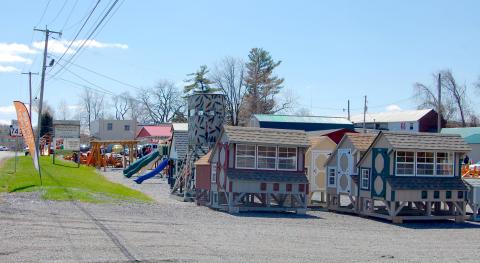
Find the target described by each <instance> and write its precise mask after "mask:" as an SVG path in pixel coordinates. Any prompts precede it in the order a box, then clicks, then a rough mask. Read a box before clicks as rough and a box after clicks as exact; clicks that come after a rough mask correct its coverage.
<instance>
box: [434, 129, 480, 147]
mask: <svg viewBox="0 0 480 263" xmlns="http://www.w3.org/2000/svg"><path fill="white" fill-rule="evenodd" d="M440 133H442V134H459V135H460V136H462V138H463V139H464V140H465V141H466V142H467V143H470V144H476V143H480V127H465V128H443V129H442V130H441V131H440Z"/></svg>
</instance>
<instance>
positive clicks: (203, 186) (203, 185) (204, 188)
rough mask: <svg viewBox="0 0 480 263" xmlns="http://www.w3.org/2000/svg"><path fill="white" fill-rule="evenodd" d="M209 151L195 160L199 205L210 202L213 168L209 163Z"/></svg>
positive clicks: (196, 195)
mask: <svg viewBox="0 0 480 263" xmlns="http://www.w3.org/2000/svg"><path fill="white" fill-rule="evenodd" d="M211 153H212V151H209V152H208V153H207V154H206V155H204V156H203V157H202V158H200V159H198V160H197V161H196V162H195V174H196V175H197V176H196V178H195V191H196V192H195V197H196V202H197V205H207V204H208V203H209V202H210V188H211V185H210V182H211V174H212V169H211V165H210V163H209V161H208V160H209V159H210V154H211Z"/></svg>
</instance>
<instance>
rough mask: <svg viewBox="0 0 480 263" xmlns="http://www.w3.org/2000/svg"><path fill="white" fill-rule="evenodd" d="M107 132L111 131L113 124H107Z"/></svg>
mask: <svg viewBox="0 0 480 263" xmlns="http://www.w3.org/2000/svg"><path fill="white" fill-rule="evenodd" d="M107 130H108V131H111V130H113V123H111V122H110V123H107Z"/></svg>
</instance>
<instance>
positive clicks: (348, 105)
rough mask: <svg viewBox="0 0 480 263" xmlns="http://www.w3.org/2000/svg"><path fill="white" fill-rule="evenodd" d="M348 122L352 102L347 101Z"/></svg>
mask: <svg viewBox="0 0 480 263" xmlns="http://www.w3.org/2000/svg"><path fill="white" fill-rule="evenodd" d="M347 120H350V100H348V101H347Z"/></svg>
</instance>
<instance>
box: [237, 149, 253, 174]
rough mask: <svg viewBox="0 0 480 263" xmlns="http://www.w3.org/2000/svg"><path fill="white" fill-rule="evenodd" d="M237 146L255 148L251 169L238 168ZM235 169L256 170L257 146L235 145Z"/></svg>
mask: <svg viewBox="0 0 480 263" xmlns="http://www.w3.org/2000/svg"><path fill="white" fill-rule="evenodd" d="M238 146H253V147H254V148H255V154H254V156H253V157H254V158H253V167H240V166H238ZM235 168H236V169H257V146H256V145H252V144H237V145H236V147H235Z"/></svg>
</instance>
